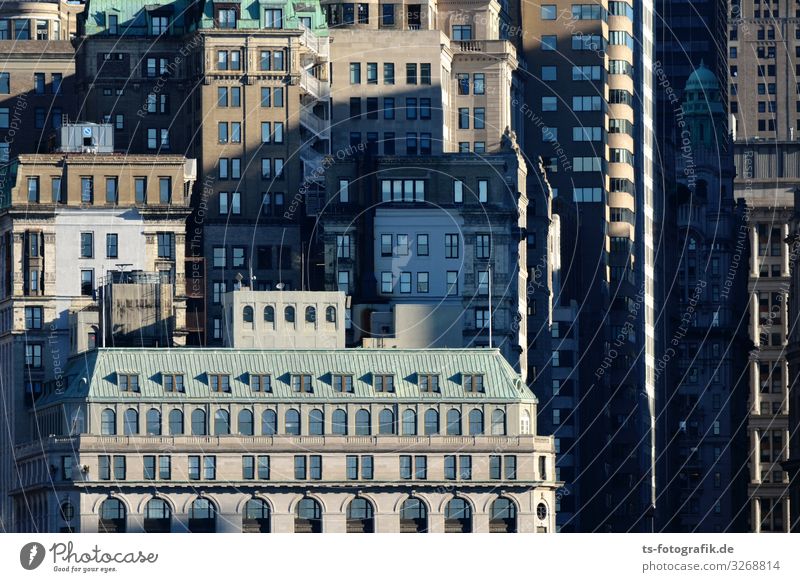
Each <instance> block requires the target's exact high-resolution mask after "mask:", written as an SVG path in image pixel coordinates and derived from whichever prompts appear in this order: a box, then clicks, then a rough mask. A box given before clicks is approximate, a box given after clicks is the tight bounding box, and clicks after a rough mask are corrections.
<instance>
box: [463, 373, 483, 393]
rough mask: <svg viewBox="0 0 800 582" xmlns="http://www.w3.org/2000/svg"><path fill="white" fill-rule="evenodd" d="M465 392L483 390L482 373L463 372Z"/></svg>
mask: <svg viewBox="0 0 800 582" xmlns="http://www.w3.org/2000/svg"><path fill="white" fill-rule="evenodd" d="M463 377H464V391H465V392H483V374H464V376H463Z"/></svg>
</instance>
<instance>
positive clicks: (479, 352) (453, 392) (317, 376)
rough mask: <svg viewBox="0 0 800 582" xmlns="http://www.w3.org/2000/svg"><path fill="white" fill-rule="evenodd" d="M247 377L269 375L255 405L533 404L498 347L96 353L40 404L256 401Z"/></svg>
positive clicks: (77, 360)
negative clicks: (378, 385) (345, 381)
mask: <svg viewBox="0 0 800 582" xmlns="http://www.w3.org/2000/svg"><path fill="white" fill-rule="evenodd" d="M118 374H138V376H139V379H138V383H139V392H136V393H130V392H127V393H123V392H121V391H120V389H119V387H118V385H117V375H118ZM163 374H183V376H184V387H185V392H180V393H175V392H165V391H164V389H163V387H162V375H163ZM209 374H226V375H228V376H229V378H230V391H229V392H225V393H220V392H212V391H211V388H210V382H209ZM251 374H270V375H271V376H272V382H271V387H272V391H271V392H268V393H258V394H257V397H258V398H259V399H262V398H264V399H274V400H287V399H298V400H304V401H315V400H316V401H330V400H350V401H354V400H356V401H357V400H359V399H361V400H363V399H374V398H379V399H380V400H381V401H386V399H392V400H403V401H408V400H414V401H419V400H420V399H421V398H422V399H426V400H427V399H429V398H431V399H436V400H442V401H447V400H459V401H463V400H464V398H465V397H468V398H476V399H485V400H492V401H527V402H535V401H536V398H535V396H534V395H533V393H532V392H531V391H530V390H529V389H528V387H527V386H526V385H525V383H524V382H523V381H522V379H521V378H520V376H519V374H518V373H517V372H515V371H514V369H513V368H512V367H511V366H510V365H509V364H508V362H507V361H506V359H505V358H504V357H503V356H502V355H501V354H500V351H499V350H498V349H490V348H481V349H425V350H402V349H365V348H349V349H319V350H261V349H228V348H220V349H211V348H172V349H165V348H145V349H140V348H101V349H97V350H93V351H91V352H87V353H85V354H81V355H79V356H76V357H74V358H73V359H71V360H70V362H69V364H68V366H67V371H66V374H65V377H66V384H67V385H66V387H65V390H64V392H63V393H61V394H56V393H55V392H49V393H48V394H47V395H46V396H44V397H43V398H42V400H40V402H39V405H40V406H42V405H44V404H46V403H48V402H53V401H56V400H60V399H63V398H67V399H72V398H80V399H83V398H87V399H88V400H90V401H119V400H120V399H125V400H129V399H136V400H140V401H148V400H156V401H159V402H163V401H164V399H165V398H176V399H181V400H188V399H203V400H207V399H208V398H209V397H213V398H215V399H217V398H219V399H243V398H244V399H248V400H252V399H253V398H254V392H253V391H252V390H251V388H250V385H249V384H250V381H249V377H250V375H251ZM293 374H310V375H311V376H312V390H313V391H312V392H311V393H298V392H294V391H293V390H292V385H291V376H292V375H293ZM333 374H350V375H352V376H353V392H352V393H342V392H337V391H335V390H334V388H333V382H332V375H333ZM375 374H394V392H393V393H388V394H387V393H378V394H376V392H375V391H374V389H373V387H372V384H373V376H374V375H375ZM422 374H438V376H439V389H440V391H439V392H436V393H428V392H422V391H421V390H420V387H419V385H418V379H419V376H420V375H422ZM465 374H483V388H484V392H482V393H468V394H467V393H465V390H464V386H463V375H465ZM84 379H85V380H86V381H83V380H84Z"/></svg>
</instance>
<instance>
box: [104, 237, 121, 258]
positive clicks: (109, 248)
mask: <svg viewBox="0 0 800 582" xmlns="http://www.w3.org/2000/svg"><path fill="white" fill-rule="evenodd" d="M118 254H119V237H118V235H117V233H114V232H110V233H107V234H106V258H107V259H116V258H117V257H118Z"/></svg>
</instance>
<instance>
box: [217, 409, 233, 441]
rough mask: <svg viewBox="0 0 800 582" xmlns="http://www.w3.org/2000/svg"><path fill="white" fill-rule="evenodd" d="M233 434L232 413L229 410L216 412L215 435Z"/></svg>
mask: <svg viewBox="0 0 800 582" xmlns="http://www.w3.org/2000/svg"><path fill="white" fill-rule="evenodd" d="M222 434H231V415H230V414H229V413H228V411H227V410H217V411H216V412H215V413H214V435H215V436H218V435H222Z"/></svg>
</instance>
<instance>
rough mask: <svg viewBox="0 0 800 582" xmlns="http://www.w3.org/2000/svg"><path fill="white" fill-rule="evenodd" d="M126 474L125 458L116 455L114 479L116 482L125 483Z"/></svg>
mask: <svg viewBox="0 0 800 582" xmlns="http://www.w3.org/2000/svg"><path fill="white" fill-rule="evenodd" d="M125 473H126V466H125V457H124V456H122V455H114V479H115V480H116V481H124V480H125Z"/></svg>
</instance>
